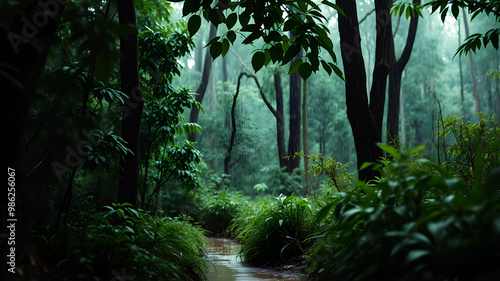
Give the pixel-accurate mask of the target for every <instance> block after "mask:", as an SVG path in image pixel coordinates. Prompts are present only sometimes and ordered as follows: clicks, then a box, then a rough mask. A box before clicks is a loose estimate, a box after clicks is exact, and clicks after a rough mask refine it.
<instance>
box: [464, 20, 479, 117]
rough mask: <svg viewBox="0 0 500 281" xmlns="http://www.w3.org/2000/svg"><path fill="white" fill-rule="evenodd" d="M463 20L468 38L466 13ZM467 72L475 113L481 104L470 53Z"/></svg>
mask: <svg viewBox="0 0 500 281" xmlns="http://www.w3.org/2000/svg"><path fill="white" fill-rule="evenodd" d="M462 15H463V19H464V29H465V37H466V38H467V37H469V35H470V34H469V24H468V23H467V15H466V13H462ZM468 57H469V71H470V80H471V83H472V91H473V92H474V101H475V102H476V112H481V102H480V101H479V91H478V89H477V80H476V73H475V72H474V63H473V61H472V53H471V52H469V55H468Z"/></svg>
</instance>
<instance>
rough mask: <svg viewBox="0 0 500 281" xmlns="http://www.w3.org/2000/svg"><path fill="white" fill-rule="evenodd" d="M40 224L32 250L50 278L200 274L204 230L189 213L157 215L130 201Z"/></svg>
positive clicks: (191, 277) (150, 277)
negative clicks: (53, 223)
mask: <svg viewBox="0 0 500 281" xmlns="http://www.w3.org/2000/svg"><path fill="white" fill-rule="evenodd" d="M105 209H106V211H104V212H98V213H96V214H93V213H87V212H83V211H82V212H80V213H79V214H78V216H77V217H75V219H73V220H71V221H69V222H67V223H60V224H58V225H57V226H49V227H44V228H41V229H39V230H37V231H36V232H35V233H34V235H33V239H34V240H35V244H34V249H33V253H34V254H35V255H36V256H38V257H39V258H40V260H41V261H42V262H43V267H44V271H45V272H46V275H48V276H46V277H47V278H49V279H50V280H68V279H69V280H111V279H112V278H118V276H123V275H124V274H126V275H127V276H129V277H134V279H141V280H164V278H165V276H169V278H170V280H201V277H202V276H203V272H204V270H205V267H206V264H205V262H204V260H203V259H202V258H201V257H200V256H199V251H201V250H203V249H204V245H205V244H204V243H205V236H204V232H203V231H202V229H201V228H200V227H199V226H196V225H193V224H191V223H190V222H189V221H188V219H187V218H186V217H181V218H168V217H166V218H157V217H152V216H150V215H148V214H146V213H145V212H144V211H142V210H136V209H133V208H131V206H130V205H129V204H113V205H112V206H108V207H105Z"/></svg>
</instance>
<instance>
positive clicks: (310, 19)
mask: <svg viewBox="0 0 500 281" xmlns="http://www.w3.org/2000/svg"><path fill="white" fill-rule="evenodd" d="M322 4H324V5H325V6H326V7H325V8H326V9H328V8H333V9H335V10H336V11H337V12H338V13H340V14H342V15H343V16H345V14H344V13H343V11H342V10H341V9H340V8H339V7H338V6H337V5H336V4H333V3H331V2H330V1H328V0H323V1H322ZM239 11H241V12H239ZM183 15H184V16H188V15H190V18H189V20H188V30H189V33H190V34H191V35H192V36H193V35H194V34H196V32H197V31H198V29H199V27H200V24H201V15H203V17H204V18H205V19H206V20H207V21H209V22H211V23H212V24H213V25H215V26H216V27H217V26H219V25H220V24H225V25H226V27H227V30H228V31H227V32H226V33H225V34H224V35H222V36H216V37H215V38H213V39H212V40H211V41H210V42H208V43H207V46H208V47H209V48H210V55H211V57H212V58H213V59H215V58H217V57H219V56H220V55H222V56H224V55H226V54H227V52H228V50H229V48H230V47H231V44H234V42H235V40H236V37H237V33H238V34H240V35H243V36H244V40H243V42H242V43H243V44H252V43H253V42H254V41H255V40H257V39H259V38H262V39H263V40H264V45H263V47H262V48H260V49H258V50H257V51H255V52H254V54H253V56H252V66H253V68H254V70H255V71H258V70H260V69H261V68H262V67H263V66H266V65H268V64H269V63H270V62H271V61H272V63H277V62H278V63H281V64H282V65H286V64H287V63H289V62H290V61H292V60H293V59H294V58H295V57H297V56H298V59H297V60H296V61H294V62H293V63H292V64H291V65H290V71H289V73H293V72H295V71H299V73H300V76H301V77H302V78H304V79H307V78H308V77H309V76H310V75H311V73H312V72H316V71H317V70H318V69H319V66H320V63H321V66H322V67H323V68H324V69H325V71H326V72H328V74H331V73H332V72H335V74H336V75H338V76H339V77H341V78H342V79H344V78H343V76H342V72H341V70H340V69H339V68H338V67H337V65H336V56H335V53H334V51H333V43H332V41H331V39H330V38H329V35H328V33H329V32H330V31H329V29H328V27H327V26H326V24H327V22H328V20H327V18H326V17H325V16H324V15H323V14H322V10H321V8H320V6H319V5H318V4H316V3H315V2H313V1H310V0H304V1H283V0H279V1H240V2H230V1H218V2H217V3H216V4H215V5H212V1H204V2H197V1H193V0H187V1H185V3H184V6H183ZM250 19H252V21H250ZM237 22H239V24H240V28H238V27H237V26H236V23H237ZM287 31H289V32H290V36H288V35H286V32H287ZM244 34H245V35H244ZM246 34H248V35H246ZM301 48H303V49H304V51H305V52H306V56H305V57H304V58H302V57H301V56H300V55H299V52H300V50H301ZM321 49H324V50H326V51H328V53H329V54H330V56H331V58H332V60H333V62H329V61H327V60H325V59H323V58H322V57H321V56H320V51H321Z"/></svg>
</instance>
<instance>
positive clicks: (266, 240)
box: [232, 195, 317, 266]
mask: <svg viewBox="0 0 500 281" xmlns="http://www.w3.org/2000/svg"><path fill="white" fill-rule="evenodd" d="M312 209H313V207H312V205H311V204H310V202H308V201H307V200H306V199H298V198H296V197H295V196H294V195H291V196H289V197H287V196H284V195H280V196H278V197H277V198H276V199H275V200H274V201H273V202H272V203H271V204H266V205H264V206H263V207H262V209H261V210H260V211H259V212H258V213H257V215H256V217H255V218H253V219H252V220H251V221H250V222H249V223H247V220H248V218H249V217H248V216H247V217H246V219H242V220H240V221H239V223H240V224H243V223H247V224H246V225H239V226H233V227H232V229H233V230H235V231H236V232H238V236H237V237H236V238H237V239H238V240H240V241H241V242H242V247H241V252H240V255H241V257H242V258H243V260H244V261H245V262H247V263H249V264H252V265H256V266H261V265H271V264H282V263H288V262H297V261H300V260H301V258H302V256H303V255H304V254H305V252H306V250H307V249H308V247H309V246H311V244H312V242H311V240H310V239H308V238H310V237H311V234H312V233H313V231H314V229H315V228H316V227H317V224H316V223H315V221H314V216H313V211H312ZM236 223H238V221H236Z"/></svg>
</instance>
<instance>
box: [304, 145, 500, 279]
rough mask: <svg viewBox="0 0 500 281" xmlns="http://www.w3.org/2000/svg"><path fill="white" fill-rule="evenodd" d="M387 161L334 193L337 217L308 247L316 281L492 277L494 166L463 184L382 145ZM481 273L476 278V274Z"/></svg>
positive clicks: (498, 172) (496, 211) (497, 196)
mask: <svg viewBox="0 0 500 281" xmlns="http://www.w3.org/2000/svg"><path fill="white" fill-rule="evenodd" d="M382 147H383V148H384V149H385V150H386V151H387V152H388V153H389V154H391V156H392V157H393V159H394V161H393V162H390V163H389V164H388V166H387V167H385V168H384V169H383V170H382V176H383V177H382V178H381V179H380V181H379V182H378V183H377V184H376V185H375V186H371V187H367V186H362V187H358V188H356V189H354V190H353V191H350V192H345V193H340V194H339V195H338V196H337V197H336V198H335V199H332V202H331V203H330V204H328V205H326V206H325V208H324V209H323V210H321V211H320V212H319V214H320V218H321V216H325V215H326V214H327V213H328V212H327V211H325V210H329V209H330V208H332V207H335V211H334V214H335V217H336V219H337V222H336V223H335V224H333V225H332V227H331V229H330V230H329V231H328V232H327V233H326V235H325V237H324V238H323V239H322V240H320V241H318V242H317V243H316V244H315V245H314V246H313V247H312V248H311V250H310V251H309V254H310V257H309V259H308V268H309V272H310V275H311V276H314V277H315V278H316V279H318V280H445V279H448V280H498V279H499V277H500V271H499V270H498V264H500V239H498V237H500V193H499V191H500V168H499V167H498V166H497V168H494V169H492V170H491V172H490V175H489V177H488V181H487V183H486V184H485V185H483V186H482V187H480V188H475V189H470V188H469V186H468V185H467V184H465V183H464V182H463V180H461V179H459V178H455V177H454V176H452V175H451V174H450V173H449V172H448V171H447V170H445V169H443V168H442V167H441V166H439V165H437V164H434V163H432V162H430V161H429V160H427V159H413V160H412V161H409V159H411V158H412V155H413V154H414V153H416V152H417V151H419V150H421V149H423V147H418V148H415V149H412V150H411V151H409V152H407V153H399V152H397V151H396V150H395V149H394V148H390V147H387V146H382ZM475 278H482V279H475Z"/></svg>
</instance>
